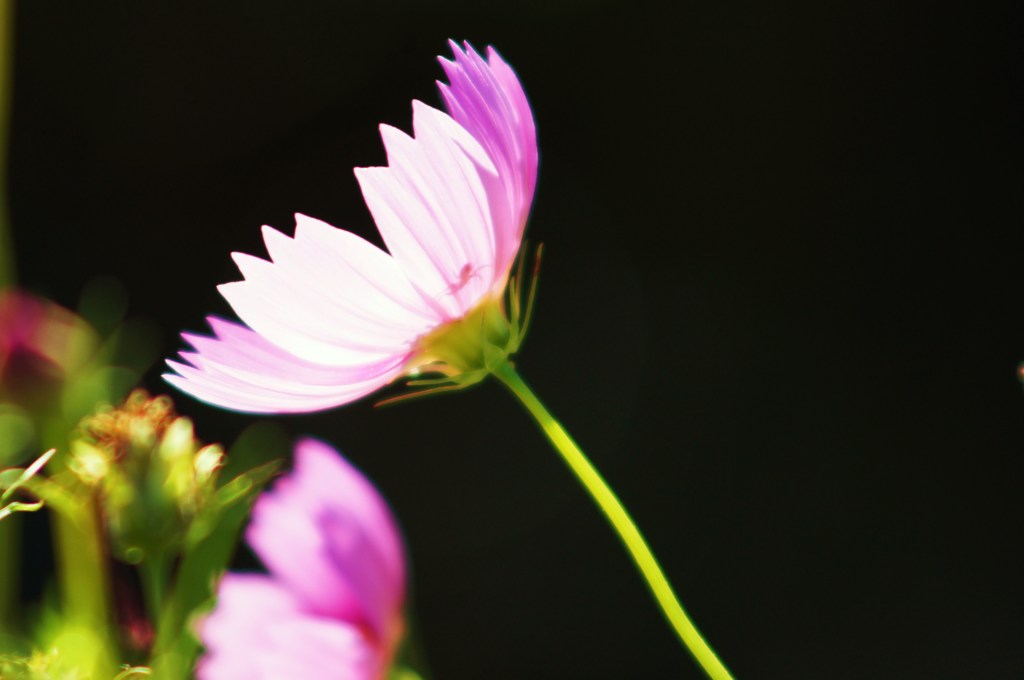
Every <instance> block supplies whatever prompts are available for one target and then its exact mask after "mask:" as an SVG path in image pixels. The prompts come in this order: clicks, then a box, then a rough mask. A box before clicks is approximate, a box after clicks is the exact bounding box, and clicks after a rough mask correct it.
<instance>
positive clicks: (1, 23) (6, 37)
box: [0, 0, 15, 289]
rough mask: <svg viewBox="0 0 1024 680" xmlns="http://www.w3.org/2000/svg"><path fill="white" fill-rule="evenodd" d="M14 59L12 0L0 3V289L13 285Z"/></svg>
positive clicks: (0, 0)
mask: <svg viewBox="0 0 1024 680" xmlns="http://www.w3.org/2000/svg"><path fill="white" fill-rule="evenodd" d="M13 56H14V0H0V289H3V288H5V287H7V286H9V285H12V284H13V283H14V277H15V271H14V252H13V246H12V243H11V233H10V213H9V212H8V209H7V138H8V134H7V122H8V119H9V114H10V108H11V91H12V87H11V82H12V80H13V79H12V78H11V74H12V72H13V69H12V68H11V62H12V60H13Z"/></svg>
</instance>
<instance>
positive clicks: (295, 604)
mask: <svg viewBox="0 0 1024 680" xmlns="http://www.w3.org/2000/svg"><path fill="white" fill-rule="evenodd" d="M246 538H247V540H248V542H249V545H250V546H252V548H253V550H254V551H255V552H256V554H258V555H259V556H260V558H261V559H262V560H263V563H264V564H265V565H266V566H267V568H268V569H269V571H270V575H269V576H263V575H258V574H238V573H230V574H227V575H226V576H225V577H224V578H223V579H222V580H221V583H220V588H219V591H218V601H217V607H216V609H215V610H214V611H213V613H212V614H210V616H209V617H208V618H207V619H206V620H205V621H204V622H203V623H202V625H201V627H200V637H201V638H202V640H203V643H204V644H205V645H206V650H207V651H206V655H205V656H204V657H203V658H202V659H201V660H200V662H199V667H198V670H197V677H198V678H199V680H264V679H265V680H288V679H289V678H321V679H323V680H379V679H380V678H383V677H385V676H386V673H387V671H388V668H389V666H390V665H391V661H392V658H393V656H394V652H395V648H396V646H397V644H398V642H399V641H400V639H401V636H402V633H403V618H402V606H403V603H404V599H405V571H406V565H405V552H404V549H403V546H402V539H401V536H400V535H399V532H398V528H397V526H396V523H395V520H394V517H393V516H392V514H391V512H390V510H389V509H388V507H387V504H386V503H385V502H384V500H383V499H382V498H381V496H380V495H379V494H378V492H377V490H376V489H375V488H374V487H373V485H372V484H371V483H370V482H369V480H367V479H366V478H365V477H364V476H363V475H362V474H361V473H360V472H359V471H358V470H356V469H355V468H354V467H352V465H351V464H349V463H348V462H347V461H346V460H345V459H344V458H342V457H341V456H340V455H339V454H338V452H337V451H335V450H334V449H332V448H331V447H330V446H328V445H327V444H324V443H323V442H319V441H316V440H313V439H304V440H302V441H300V442H299V443H298V444H297V446H296V447H295V468H294V470H293V471H292V472H291V473H290V474H288V475H286V476H284V477H282V478H281V479H279V480H278V481H277V483H276V484H275V485H274V487H273V489H272V490H271V491H269V492H267V493H265V494H263V495H262V496H261V497H260V499H259V500H258V501H257V502H256V506H255V508H254V509H253V515H252V521H251V523H250V525H249V529H248V532H247V534H246Z"/></svg>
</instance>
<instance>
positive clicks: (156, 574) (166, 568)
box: [139, 554, 171, 638]
mask: <svg viewBox="0 0 1024 680" xmlns="http://www.w3.org/2000/svg"><path fill="white" fill-rule="evenodd" d="M170 566H171V563H170V560H168V559H167V557H166V556H165V555H163V554H159V555H158V554H153V555H147V556H146V559H144V560H143V561H142V564H140V565H139V575H140V576H141V578H142V594H143V597H145V599H146V613H147V614H148V615H149V620H150V622H151V623H152V624H153V629H154V632H155V633H156V637H157V638H159V637H160V631H159V626H160V624H161V623H162V617H161V613H162V612H163V607H164V597H165V594H166V592H167V581H168V579H169V578H170V574H171V570H170Z"/></svg>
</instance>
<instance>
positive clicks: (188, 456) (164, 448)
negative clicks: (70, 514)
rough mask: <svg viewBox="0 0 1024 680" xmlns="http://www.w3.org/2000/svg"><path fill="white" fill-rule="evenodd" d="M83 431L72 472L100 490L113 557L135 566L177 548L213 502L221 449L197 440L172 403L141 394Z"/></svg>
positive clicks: (98, 416)
mask: <svg viewBox="0 0 1024 680" xmlns="http://www.w3.org/2000/svg"><path fill="white" fill-rule="evenodd" d="M81 432H82V436H81V437H80V438H79V439H78V440H77V441H75V442H74V443H73V444H72V448H71V462H70V464H69V467H70V469H71V470H72V471H73V472H75V473H76V474H77V476H78V478H79V479H80V480H81V481H82V482H83V483H85V484H87V485H89V486H93V487H96V488H97V489H98V490H99V498H100V504H101V507H102V510H103V516H104V519H105V521H106V525H107V529H108V531H109V533H110V538H111V544H112V546H113V549H114V553H115V555H116V556H117V557H119V558H120V559H123V560H125V561H128V562H133V563H135V562H139V561H141V560H142V559H144V558H145V557H146V556H147V555H149V554H162V553H166V552H169V551H177V550H179V549H180V548H181V547H182V545H183V544H184V541H185V538H186V536H187V534H188V530H189V527H190V526H191V525H192V523H193V521H194V520H195V519H196V518H197V516H198V515H199V514H200V513H201V512H202V511H203V510H204V508H205V507H207V506H209V505H210V504H211V503H213V502H214V492H215V489H216V480H217V472H218V470H219V469H220V467H221V465H222V461H223V452H222V451H221V449H220V447H218V446H204V445H203V444H202V442H200V441H198V440H197V439H196V438H195V434H194V432H193V428H192V422H191V421H190V420H189V419H187V418H183V417H180V416H178V415H177V414H176V413H175V411H174V405H173V404H172V403H171V400H170V399H168V398H167V397H163V396H160V397H150V396H149V395H148V394H147V393H146V392H144V391H143V390H136V391H134V392H132V393H131V394H130V395H129V396H128V399H127V400H126V401H125V402H124V403H123V404H122V405H121V406H119V407H117V408H107V409H105V410H103V411H101V412H99V413H96V414H95V415H93V416H91V417H89V418H86V419H85V420H84V421H83V422H82V425H81Z"/></svg>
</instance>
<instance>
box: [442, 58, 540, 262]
mask: <svg viewBox="0 0 1024 680" xmlns="http://www.w3.org/2000/svg"><path fill="white" fill-rule="evenodd" d="M450 45H451V48H452V52H453V54H454V57H455V59H454V61H449V60H447V59H440V61H441V65H442V67H443V68H444V70H445V74H446V75H447V76H448V80H449V83H448V84H444V83H438V88H439V89H440V91H441V95H442V97H443V98H444V100H445V105H446V107H447V109H448V112H449V113H450V114H451V116H452V118H454V119H455V120H456V121H457V122H458V123H459V124H460V125H461V126H462V127H464V128H465V129H466V130H468V131H469V133H470V134H471V135H473V137H474V138H475V139H476V140H477V141H478V142H479V143H480V145H481V146H483V147H484V149H486V150H487V153H488V155H489V156H490V157H491V159H492V161H493V162H494V165H495V167H496V168H497V171H498V179H497V180H493V179H489V178H485V182H486V185H487V190H488V195H489V197H490V202H491V208H492V210H493V215H494V225H495V230H496V236H497V251H496V264H497V266H498V267H499V268H503V271H506V272H507V269H508V268H509V267H510V266H511V264H512V261H513V260H514V259H515V256H516V252H517V251H518V250H519V245H520V242H521V241H522V236H523V230H524V229H525V227H526V219H527V217H528V216H529V212H530V205H531V203H532V202H533V193H534V189H535V187H536V184H537V166H538V154H537V132H536V127H535V125H534V120H533V112H532V111H531V109H530V104H529V102H528V101H527V99H526V94H525V93H524V92H523V88H522V85H520V83H519V79H518V78H517V77H516V75H515V72H513V71H512V69H511V68H510V67H509V66H508V64H507V63H505V61H504V60H502V58H501V56H500V55H498V53H497V52H496V51H495V50H494V49H493V48H488V50H487V57H488V58H487V59H486V60H485V59H483V58H482V57H481V56H480V55H479V54H477V52H476V51H475V50H474V49H473V48H472V47H471V46H470V45H469V43H465V49H463V48H462V47H460V46H459V45H458V44H456V43H455V42H451V43H450ZM502 281H503V279H502Z"/></svg>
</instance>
